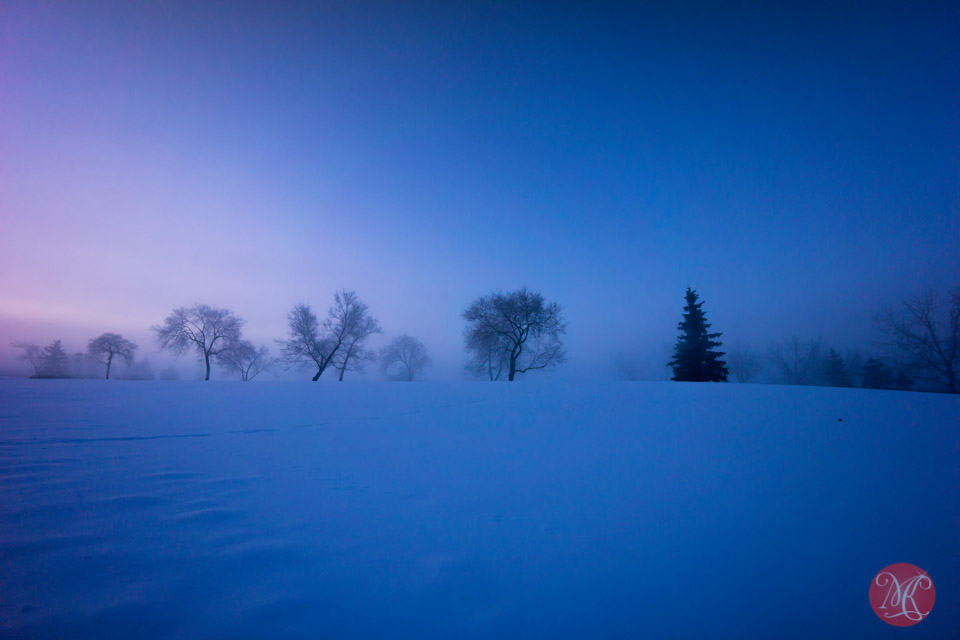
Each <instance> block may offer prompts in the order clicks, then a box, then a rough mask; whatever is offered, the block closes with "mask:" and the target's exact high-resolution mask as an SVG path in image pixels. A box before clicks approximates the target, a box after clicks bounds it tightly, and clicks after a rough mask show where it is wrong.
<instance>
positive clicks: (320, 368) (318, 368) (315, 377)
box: [312, 367, 323, 382]
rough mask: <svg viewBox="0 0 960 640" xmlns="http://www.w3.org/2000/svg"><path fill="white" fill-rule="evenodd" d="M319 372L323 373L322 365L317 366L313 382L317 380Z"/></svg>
mask: <svg viewBox="0 0 960 640" xmlns="http://www.w3.org/2000/svg"><path fill="white" fill-rule="evenodd" d="M321 373H323V368H322V367H317V375H315V376H313V378H312V380H313V381H314V382H316V381H317V380H319V379H320V374H321Z"/></svg>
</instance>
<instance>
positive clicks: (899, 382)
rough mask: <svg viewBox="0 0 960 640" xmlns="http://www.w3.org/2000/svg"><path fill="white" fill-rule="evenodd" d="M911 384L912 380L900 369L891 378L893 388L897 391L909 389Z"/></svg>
mask: <svg viewBox="0 0 960 640" xmlns="http://www.w3.org/2000/svg"><path fill="white" fill-rule="evenodd" d="M912 386H913V380H912V379H911V378H910V376H908V375H907V373H906V372H905V371H904V370H903V369H901V370H900V371H897V377H896V378H894V379H893V388H894V389H896V390H897V391H909V390H910V387H912Z"/></svg>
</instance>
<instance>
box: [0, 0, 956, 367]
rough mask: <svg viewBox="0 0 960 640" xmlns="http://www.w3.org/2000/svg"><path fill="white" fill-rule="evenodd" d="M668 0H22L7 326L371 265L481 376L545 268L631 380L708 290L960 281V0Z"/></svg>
mask: <svg viewBox="0 0 960 640" xmlns="http://www.w3.org/2000/svg"><path fill="white" fill-rule="evenodd" d="M664 4H665V3H655V4H650V5H646V6H644V5H634V6H632V7H631V8H629V9H624V8H622V7H616V6H613V5H607V6H603V5H595V4H592V5H590V6H586V5H584V6H581V7H579V8H568V7H565V6H560V5H558V4H556V3H542V4H524V3H504V4H501V5H498V4H494V3H465V4H459V5H454V4H453V3H435V4H413V3H389V4H375V3H319V4H311V3H305V4H292V3H285V4H282V5H271V6H268V5H265V4H259V3H239V2H231V3H203V4H201V3H157V4H152V5H151V4H139V3H83V2H78V3H70V4H64V3H26V2H13V3H5V4H4V5H3V6H2V8H0V83H2V84H0V216H2V221H3V227H4V233H3V234H2V237H0V337H2V338H4V340H3V341H2V342H3V344H4V345H6V344H7V343H8V342H10V341H11V340H18V339H33V340H37V341H40V342H46V341H49V340H52V339H54V338H56V337H63V338H64V340H65V341H66V342H68V343H69V344H68V346H70V347H71V350H80V349H81V348H82V347H83V345H84V344H85V341H86V340H87V339H88V338H90V337H93V336H94V335H96V334H98V333H100V332H102V331H119V332H121V333H124V334H128V335H130V336H131V337H133V338H134V339H136V340H137V341H138V342H140V343H141V348H142V350H143V352H144V353H145V354H148V353H149V351H150V350H151V349H152V348H153V346H152V340H151V337H150V335H149V332H148V327H149V326H150V325H151V324H154V323H158V322H160V321H161V320H162V319H163V317H164V316H165V315H166V314H167V313H168V312H169V310H170V309H171V308H173V307H175V306H179V305H182V304H191V303H193V302H198V301H202V302H208V303H211V304H217V305H222V306H226V307H229V308H231V309H234V310H235V311H236V312H237V313H238V314H239V315H241V316H243V317H244V318H246V319H247V333H248V335H249V336H250V337H251V338H253V339H254V340H256V341H259V342H269V341H271V340H272V339H273V338H276V337H280V336H281V335H282V334H283V332H284V319H285V315H286V312H287V311H288V310H289V308H290V307H291V306H292V305H293V304H294V303H296V302H299V301H304V302H308V303H311V304H313V305H314V306H315V307H317V308H319V309H325V308H326V307H327V306H328V305H329V304H330V302H331V301H332V296H333V292H334V290H336V289H337V288H340V287H346V288H350V289H356V290H357V291H358V292H359V294H360V295H361V297H362V298H363V299H365V300H366V301H367V302H368V303H369V305H370V307H371V310H372V311H373V313H374V315H376V316H377V317H378V318H379V319H380V321H381V324H382V325H383V326H384V328H385V330H386V332H387V337H389V336H390V335H396V334H398V333H401V332H408V333H411V334H414V335H417V336H419V337H420V338H421V339H422V340H423V341H424V342H425V343H426V344H427V345H428V348H430V350H431V352H432V354H433V356H434V360H435V361H436V363H437V367H435V370H434V372H433V375H434V376H436V377H452V378H455V377H458V376H459V367H460V364H461V362H462V359H463V357H462V347H461V339H460V332H461V329H462V321H461V320H460V317H459V314H460V312H461V311H462V310H463V308H465V307H466V305H467V304H469V302H470V301H471V299H473V298H474V297H476V296H478V295H480V294H482V293H485V292H487V291H490V290H494V289H499V288H503V289H510V288H515V287H518V286H520V285H523V284H526V285H528V286H530V287H532V288H535V289H539V290H541V291H542V292H543V293H544V294H545V295H546V296H547V297H548V298H550V299H553V300H556V301H558V302H560V303H562V304H564V305H565V306H566V308H567V318H568V324H569V335H568V347H569V351H570V355H571V362H570V364H568V365H567V372H566V373H567V375H581V374H582V375H607V374H609V373H610V370H611V367H610V366H609V363H610V362H612V360H613V359H614V357H615V356H616V354H617V352H620V351H623V352H629V353H634V352H639V351H642V350H645V349H646V350H653V351H657V350H659V349H661V348H663V345H665V344H669V342H670V341H671V340H672V337H673V335H674V332H675V327H676V323H677V321H678V320H679V316H680V313H681V307H682V304H683V291H684V289H685V287H686V286H688V285H689V286H692V287H694V288H696V289H697V290H698V291H699V292H700V293H701V294H702V296H703V297H704V299H705V300H706V305H705V309H706V311H707V313H708V316H709V317H710V319H711V320H712V321H713V322H714V327H715V328H716V329H717V330H720V331H723V332H724V333H725V334H726V337H727V338H729V339H730V340H731V341H732V340H734V339H738V340H741V341H744V342H753V343H756V344H757V345H758V346H759V345H762V344H765V343H766V342H767V341H769V340H771V339H774V338H779V337H784V336H786V335H789V334H790V333H795V332H796V333H802V334H805V335H816V334H823V335H824V336H825V337H826V338H827V339H828V340H831V341H835V342H849V343H853V342H859V341H862V340H863V339H864V335H863V334H864V333H865V331H867V330H868V329H869V328H870V326H869V322H870V317H871V315H872V314H873V313H874V312H875V311H876V310H877V309H878V307H879V306H880V305H882V304H885V303H890V302H893V301H895V300H896V299H897V298H898V297H900V296H903V295H907V294H909V293H911V292H912V291H914V290H916V289H918V288H921V287H926V286H936V287H940V286H943V287H945V286H950V285H956V284H957V283H958V274H960V251H958V246H960V242H958V241H960V187H958V185H960V170H958V169H960V162H958V149H960V119H958V113H960V88H958V86H960V85H958V83H957V80H956V79H957V78H958V77H960V45H958V44H957V38H956V33H957V32H958V28H960V13H958V11H960V10H958V9H957V8H956V6H955V5H951V4H949V3H942V4H924V3H911V4H906V3H901V4H899V6H896V5H892V4H890V5H888V4H885V3H877V4H871V5H869V6H867V5H866V4H865V3H855V4H849V5H845V6H836V3H822V4H818V3H809V2H805V3H796V4H794V5H792V6H789V7H788V6H787V5H786V4H784V3H742V4H726V3H722V4H721V3H682V2H681V3H669V7H665V6H664ZM773 4H776V5H777V6H772V5H773ZM2 353H3V354H5V355H6V357H10V356H11V355H12V354H11V352H10V351H9V350H7V351H5V352H2Z"/></svg>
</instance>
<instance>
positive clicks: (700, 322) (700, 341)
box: [667, 287, 730, 382]
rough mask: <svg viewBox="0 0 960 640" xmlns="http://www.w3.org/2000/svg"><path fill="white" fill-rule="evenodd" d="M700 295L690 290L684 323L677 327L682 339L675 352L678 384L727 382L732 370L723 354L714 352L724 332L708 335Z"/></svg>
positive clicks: (671, 362)
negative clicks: (722, 358) (699, 299)
mask: <svg viewBox="0 0 960 640" xmlns="http://www.w3.org/2000/svg"><path fill="white" fill-rule="evenodd" d="M697 298H698V296H697V292H696V291H694V290H693V289H691V288H689V287H687V293H686V299H687V304H686V306H684V307H683V311H684V314H683V321H682V322H681V323H680V324H679V325H677V329H679V330H680V337H679V338H677V344H676V346H675V347H674V349H673V360H671V361H670V362H669V363H667V365H668V366H670V367H673V378H672V379H673V380H676V381H678V382H726V381H727V375H728V374H729V373H730V371H729V370H728V369H727V365H726V363H725V362H724V361H723V360H721V359H720V357H721V356H722V355H724V354H723V352H722V351H714V348H715V347H719V346H720V345H721V342H720V341H719V340H717V339H716V338H719V337H720V335H721V334H720V333H707V329H709V328H710V323H709V322H707V318H706V316H705V315H704V313H703V309H701V307H702V306H703V302H697Z"/></svg>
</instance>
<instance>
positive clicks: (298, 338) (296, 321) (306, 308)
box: [277, 291, 379, 382]
mask: <svg viewBox="0 0 960 640" xmlns="http://www.w3.org/2000/svg"><path fill="white" fill-rule="evenodd" d="M368 317H369V316H368V315H367V305H366V304H364V303H362V302H360V301H359V300H358V299H357V294H356V292H355V291H337V293H336V294H335V295H334V304H333V306H332V307H330V310H329V311H328V312H327V318H326V320H324V321H323V323H321V322H319V320H318V319H317V316H316V314H314V313H313V309H311V308H310V305H307V304H298V305H296V306H295V307H294V308H293V310H292V311H291V312H290V313H289V315H288V316H287V318H288V320H289V323H290V329H289V337H288V338H287V339H286V340H277V344H279V345H280V349H281V356H282V358H283V360H284V361H285V362H287V363H288V364H291V365H301V366H309V365H311V364H312V365H314V366H316V367H317V372H316V373H315V374H314V376H313V378H312V380H313V381H314V382H316V381H317V380H319V379H320V376H321V375H323V372H324V371H326V369H327V367H328V366H330V364H331V363H333V362H334V358H335V357H336V356H337V354H338V352H339V351H340V349H341V348H343V345H344V343H346V342H348V341H349V339H350V337H351V335H352V334H353V333H355V332H356V331H358V327H361V326H363V324H364V323H365V322H366V319H367V318H368ZM378 329H379V327H378ZM347 364H348V365H349V358H347Z"/></svg>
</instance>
